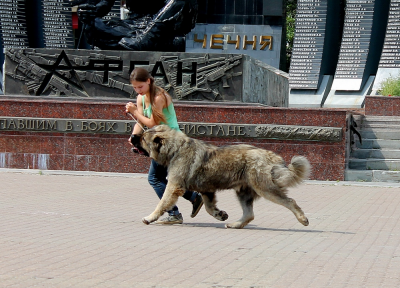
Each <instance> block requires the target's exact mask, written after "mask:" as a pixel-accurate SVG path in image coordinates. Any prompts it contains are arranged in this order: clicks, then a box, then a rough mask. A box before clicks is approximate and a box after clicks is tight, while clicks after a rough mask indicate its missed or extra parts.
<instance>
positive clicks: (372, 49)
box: [332, 0, 390, 91]
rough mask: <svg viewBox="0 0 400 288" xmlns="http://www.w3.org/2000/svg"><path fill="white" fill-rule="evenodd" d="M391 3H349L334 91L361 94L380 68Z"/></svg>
mask: <svg viewBox="0 0 400 288" xmlns="http://www.w3.org/2000/svg"><path fill="white" fill-rule="evenodd" d="M389 3H390V0H381V1H375V0H347V4H346V16H345V21H344V30H343V38H342V44H341V47H340V54H339V61H338V65H337V69H336V73H335V78H334V81H333V84H332V90H347V91H359V90H361V89H362V88H363V86H364V84H365V83H366V82H367V80H368V78H369V77H370V76H371V75H374V74H375V73H376V71H377V68H378V63H379V58H380V53H381V51H382V46H383V45H382V44H383V41H384V35H385V32H384V31H385V27H386V23H387V14H388V10H389Z"/></svg>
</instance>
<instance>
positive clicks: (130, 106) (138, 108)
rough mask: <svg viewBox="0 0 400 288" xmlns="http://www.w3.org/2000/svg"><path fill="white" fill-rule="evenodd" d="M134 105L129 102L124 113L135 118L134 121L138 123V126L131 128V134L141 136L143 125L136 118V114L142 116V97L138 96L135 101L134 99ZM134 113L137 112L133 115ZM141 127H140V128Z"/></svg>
mask: <svg viewBox="0 0 400 288" xmlns="http://www.w3.org/2000/svg"><path fill="white" fill-rule="evenodd" d="M136 105H137V106H135V104H133V103H132V102H129V103H127V104H126V106H125V111H126V113H128V112H129V113H131V114H132V115H133V116H135V118H136V120H137V121H138V122H139V124H140V125H138V124H137V123H136V124H135V125H134V126H133V131H132V134H142V133H143V129H142V127H143V123H142V122H141V121H140V120H139V119H138V118H137V116H136V115H138V113H140V114H142V115H143V106H142V97H141V95H138V97H137V99H136ZM135 111H137V112H136V113H135ZM140 126H142V127H140Z"/></svg>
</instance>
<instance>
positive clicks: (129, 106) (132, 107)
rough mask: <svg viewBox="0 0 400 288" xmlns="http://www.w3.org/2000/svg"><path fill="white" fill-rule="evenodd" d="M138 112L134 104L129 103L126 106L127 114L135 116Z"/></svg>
mask: <svg viewBox="0 0 400 288" xmlns="http://www.w3.org/2000/svg"><path fill="white" fill-rule="evenodd" d="M136 110H137V107H136V105H135V104H133V103H132V102H129V103H127V104H126V105H125V113H131V114H132V115H134V116H135V111H136Z"/></svg>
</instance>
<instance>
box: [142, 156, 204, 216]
mask: <svg viewBox="0 0 400 288" xmlns="http://www.w3.org/2000/svg"><path fill="white" fill-rule="evenodd" d="M167 174H168V171H167V168H166V167H164V166H162V165H159V164H158V163H157V162H156V161H154V160H153V159H152V160H151V164H150V169H149V175H148V180H149V183H150V185H151V186H152V187H153V189H154V191H156V194H157V196H158V198H160V199H161V198H162V196H163V195H164V191H165V188H166V187H167V183H168V180H167ZM196 195H197V193H196V192H193V191H186V192H185V194H183V198H185V199H186V200H189V201H190V202H193V201H194V199H196ZM168 214H169V215H171V216H172V215H178V214H179V209H178V207H177V206H176V205H175V206H174V207H173V208H172V209H171V210H169V211H168Z"/></svg>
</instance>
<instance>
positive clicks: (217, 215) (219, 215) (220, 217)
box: [214, 210, 229, 221]
mask: <svg viewBox="0 0 400 288" xmlns="http://www.w3.org/2000/svg"><path fill="white" fill-rule="evenodd" d="M228 217H229V215H228V213H226V212H225V211H222V210H220V211H219V212H218V213H215V214H214V218H215V219H217V220H220V221H225V220H226V219H228Z"/></svg>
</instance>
